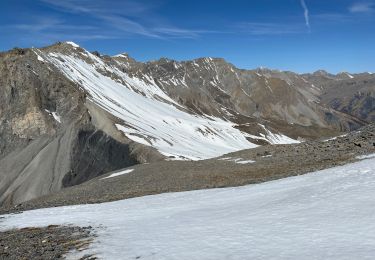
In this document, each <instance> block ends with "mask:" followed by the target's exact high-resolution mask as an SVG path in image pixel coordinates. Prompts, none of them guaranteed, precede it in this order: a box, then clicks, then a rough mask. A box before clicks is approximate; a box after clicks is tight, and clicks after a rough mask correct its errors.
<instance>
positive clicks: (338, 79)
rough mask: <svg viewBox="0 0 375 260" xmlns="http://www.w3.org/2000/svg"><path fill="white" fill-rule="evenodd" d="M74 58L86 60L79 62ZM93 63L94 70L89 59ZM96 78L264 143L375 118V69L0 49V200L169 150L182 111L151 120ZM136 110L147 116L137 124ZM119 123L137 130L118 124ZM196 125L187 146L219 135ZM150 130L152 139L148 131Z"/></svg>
mask: <svg viewBox="0 0 375 260" xmlns="http://www.w3.org/2000/svg"><path fill="white" fill-rule="evenodd" d="M69 59H71V60H69ZM72 60H74V62H77V63H76V64H75V66H79V68H77V69H76V68H75V67H72V63H71V61H72ZM85 66H86V67H89V68H91V69H93V70H91V71H89V70H85V69H82V68H86V67H85ZM73 76H74V77H73ZM88 78H90V80H94V81H95V80H96V79H98V80H99V78H100V79H101V80H103V82H104V83H105V84H106V83H108V82H111V83H113V82H115V83H116V84H119V85H115V86H117V87H118V88H114V91H118V92H116V93H117V95H119V96H120V95H123V93H122V92H121V91H120V89H121V87H124V88H126V90H127V91H128V92H129V93H130V92H131V95H133V96H134V99H136V98H138V96H142V97H146V98H149V99H151V100H152V101H153V102H154V103H152V105H151V107H153V106H154V105H155V104H160V103H163V104H164V105H165V104H167V105H168V106H169V107H167V106H165V107H164V108H163V109H164V110H162V111H164V112H165V113H168V112H170V111H171V110H173V109H174V110H176V111H177V112H178V115H182V116H184V117H185V115H186V118H189V119H191V118H193V119H196V118H199V120H201V121H202V120H203V119H204V120H206V121H207V122H208V124H212V123H213V122H214V120H213V119H212V118H215V120H217V121H218V122H219V123H218V124H219V125H225V124H231V125H233V129H234V130H233V133H236V134H238V133H242V134H243V135H244V140H248V141H249V142H251V143H253V144H257V145H264V144H269V143H272V142H273V141H275V140H276V141H275V142H274V143H277V141H278V140H277V139H278V138H280V137H285V136H288V137H291V138H293V139H298V138H300V139H314V138H318V137H321V136H332V135H335V134H337V133H339V132H340V131H346V130H350V129H356V128H358V127H359V126H361V125H363V124H366V123H367V122H371V121H374V80H375V77H374V76H373V75H354V77H353V78H352V76H351V77H349V76H345V75H327V74H324V73H317V74H316V73H314V74H308V75H298V74H295V73H292V72H280V71H274V70H267V69H257V70H240V69H238V68H235V67H234V66H233V65H231V64H229V63H227V62H226V61H224V60H223V59H213V58H202V59H197V60H193V61H185V62H176V61H172V60H168V59H161V60H158V61H154V62H148V63H139V62H137V61H135V60H133V59H132V58H130V57H129V56H127V55H119V56H116V57H109V56H100V55H99V54H96V55H92V54H90V53H89V52H87V51H86V50H84V49H82V48H80V47H75V46H73V45H71V44H67V43H59V44H56V45H53V46H50V47H46V48H43V49H35V48H33V49H24V50H23V49H14V50H12V51H9V52H6V53H0V204H14V203H19V202H22V201H25V200H29V199H32V198H35V197H38V196H41V195H45V194H49V193H51V192H55V191H58V190H60V189H62V188H63V187H67V186H72V185H76V184H80V183H83V182H85V181H87V180H90V179H92V178H94V177H97V176H99V175H102V174H104V173H107V172H109V171H113V170H116V169H120V168H124V167H127V166H131V165H134V164H137V163H140V162H141V163H144V162H153V161H159V160H163V159H165V157H166V156H168V155H166V154H164V155H163V154H161V153H160V151H159V150H157V149H158V147H156V146H155V145H154V144H155V143H156V141H157V140H158V136H154V135H153V133H155V131H156V130H158V129H159V127H162V126H164V124H165V125H166V126H168V124H169V126H170V125H171V122H172V121H173V123H175V124H178V123H181V121H180V119H181V118H172V119H171V122H170V121H168V122H161V124H156V125H155V124H154V125H152V124H151V123H149V122H148V120H151V119H152V118H150V119H145V118H142V117H138V116H137V114H136V109H141V110H142V109H143V110H144V109H146V108H145V107H143V105H142V104H141V105H139V104H138V103H137V102H133V103H131V102H130V101H133V100H132V99H130V98H129V99H128V101H129V103H126V102H124V103H116V101H115V100H111V99H109V98H108V97H106V99H105V100H100V98H103V97H102V96H99V97H97V96H96V95H97V94H98V93H97V92H95V91H97V90H98V89H101V90H103V93H105V91H106V89H105V87H106V86H104V85H101V83H100V84H97V86H96V87H97V88H98V89H93V91H91V92H90V91H88V89H89V87H92V85H90V84H92V81H85V80H86V79H88ZM140 86H142V88H140ZM358 89H360V90H358ZM342 90H345V91H342ZM335 93H340V95H338V96H335ZM94 97H96V99H95V98H94ZM98 100H100V101H103V103H99V102H98ZM155 100H156V101H155ZM104 101H105V102H107V103H105V102H104ZM158 102H159V103H158ZM103 104H104V105H103ZM108 104H109V105H108ZM150 104H151V103H150ZM112 105H113V106H112ZM138 105H139V106H138ZM113 108H115V109H113ZM154 108H155V109H158V107H156V106H155V107H154ZM116 109H118V110H116ZM121 109H122V110H121ZM147 109H148V108H147ZM119 111H120V112H121V111H126V112H127V113H128V114H126V116H124V115H123V114H121V113H120V112H119ZM151 112H152V111H146V112H145V113H144V114H145V115H147V114H148V113H151ZM177 112H176V113H177ZM130 119H134V120H133V121H132V122H134V121H135V122H140V123H142V125H131V124H130V123H129V122H130ZM175 121H176V122H175ZM186 121H187V122H188V123H187V124H186V125H185V129H182V128H183V127H182V126H180V127H176V128H173V129H175V130H176V131H175V132H173V133H171V132H168V131H167V130H164V132H163V133H162V134H163V136H164V137H165V136H166V137H167V138H164V139H163V138H159V139H160V140H159V141H161V142H164V145H165V147H167V148H171V149H172V148H174V146H177V145H178V142H176V143H173V140H174V138H175V136H176V134H177V132H178V131H179V130H185V131H186V129H188V127H190V126H191V125H189V124H190V123H189V121H188V120H186ZM201 121H199V122H201ZM206 121H205V122H206ZM182 123H183V122H182ZM162 124H163V125H162ZM118 125H121V126H122V127H123V128H126V130H127V131H128V132H130V133H132V134H133V135H130V134H129V133H128V132H124V131H120V130H119V128H118ZM186 126H188V127H186ZM166 129H168V128H166ZM226 129H227V128H226ZM230 129H231V130H232V127H230ZM219 130H220V131H218V132H220V134H221V133H222V132H224V135H223V136H224V137H227V138H229V140H234V141H238V140H237V139H230V138H233V136H234V134H232V132H230V133H229V134H228V133H225V131H224V130H223V131H222V129H219ZM237 130H238V131H237ZM137 131H138V132H137ZM142 131H143V132H142ZM191 131H192V133H190V132H188V134H192V136H193V139H191V140H192V142H191V143H190V142H189V141H188V142H187V143H186V146H187V147H189V148H191V150H193V151H194V150H198V149H200V148H199V147H190V146H193V141H194V140H195V139H196V137H199V138H202V139H203V140H206V139H207V140H208V139H210V137H213V138H214V137H215V138H216V137H217V136H215V133H214V131H212V129H211V128H210V127H207V128H199V127H197V128H194V129H192V130H191ZM139 133H143V134H144V133H146V134H144V135H143V136H142V135H140V134H139ZM145 136H146V137H147V138H146V141H145V140H143V139H142V137H145ZM130 137H132V138H130ZM168 138H170V139H168ZM182 138H185V136H182ZM205 138H206V139H205ZM221 139H222V136H220V138H219V139H218V140H221ZM281 139H282V138H281ZM288 141H290V140H289V139H288ZM213 143H214V144H215V142H213ZM240 144H241V143H240ZM226 145H227V146H228V145H231V143H230V142H229V143H226ZM241 145H242V144H241ZM241 145H240V146H241ZM240 146H238V147H240ZM213 150H214V149H213ZM170 157H171V158H172V159H176V158H177V157H175V156H173V155H172V156H170ZM181 158H182V157H181ZM181 158H180V159H181Z"/></svg>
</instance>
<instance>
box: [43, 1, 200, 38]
mask: <svg viewBox="0 0 375 260" xmlns="http://www.w3.org/2000/svg"><path fill="white" fill-rule="evenodd" d="M40 1H41V2H43V3H45V4H47V5H49V6H50V7H52V8H55V9H58V10H60V11H61V10H63V11H64V12H68V13H71V14H76V15H84V16H87V17H90V18H91V19H92V18H94V19H96V20H98V21H100V24H101V26H102V27H105V28H106V29H109V28H111V29H112V32H111V33H112V34H118V35H121V34H123V36H125V37H126V36H129V35H140V36H144V37H150V38H160V39H164V38H197V37H199V36H200V35H201V34H202V33H203V31H198V30H190V29H186V28H178V27H175V26H169V25H167V24H165V23H164V22H162V21H161V20H162V19H158V18H157V17H155V16H154V15H153V13H152V9H153V7H154V6H152V5H150V4H148V5H147V4H144V3H141V2H135V1H119V2H114V3H111V4H108V1H102V0H99V1H88V0H65V1H59V0H40ZM110 31H111V30H110Z"/></svg>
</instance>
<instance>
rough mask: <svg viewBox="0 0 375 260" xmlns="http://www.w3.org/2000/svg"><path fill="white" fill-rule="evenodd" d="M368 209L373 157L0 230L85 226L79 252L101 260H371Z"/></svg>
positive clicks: (27, 219)
mask: <svg viewBox="0 0 375 260" xmlns="http://www.w3.org/2000/svg"><path fill="white" fill-rule="evenodd" d="M374 205H375V158H372V159H366V160H362V161H360V162H356V163H353V164H350V165H346V166H341V167H336V168H332V169H327V170H323V171H319V172H315V173H310V174H306V175H302V176H297V177H292V178H287V179H282V180H278V181H273V182H268V183H263V184H258V185H249V186H244V187H237V188H225V189H212V190H199V191H190V192H181V193H169V194H168V193H167V194H160V195H154V196H146V197H140V198H134V199H128V200H122V201H117V202H111V203H103V204H94V205H81V206H70V207H60V208H50V209H41V210H34V211H26V212H24V213H21V214H15V215H7V216H5V219H0V221H2V222H0V225H1V229H2V230H5V229H9V228H21V227H28V226H46V225H50V224H75V225H80V226H88V225H92V226H94V227H97V229H96V231H97V234H98V237H97V238H95V242H94V244H93V245H92V246H91V248H90V249H89V251H86V252H84V253H96V254H97V255H98V256H99V257H101V258H103V259H136V258H139V259H189V260H190V259H373V258H374V256H375V221H374V220H375V207H374ZM72 257H77V255H72Z"/></svg>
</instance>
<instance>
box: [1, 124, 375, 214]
mask: <svg viewBox="0 0 375 260" xmlns="http://www.w3.org/2000/svg"><path fill="white" fill-rule="evenodd" d="M373 153H375V124H370V125H368V126H366V127H363V128H361V129H360V130H359V131H354V132H351V133H348V134H346V135H342V136H339V137H336V138H332V139H328V140H320V141H310V142H304V143H300V144H285V145H266V146H261V147H258V148H254V149H248V150H242V151H238V152H234V153H229V154H226V155H223V156H221V157H217V158H213V159H208V160H201V161H163V162H155V163H150V164H141V165H136V166H132V167H130V168H126V169H123V170H120V171H116V172H111V173H109V174H106V175H103V176H100V177H97V178H94V179H92V180H90V181H87V182H85V183H82V184H80V185H77V186H74V187H69V188H65V189H63V190H61V191H59V192H56V193H52V194H49V195H47V196H42V197H39V198H37V199H34V200H30V201H27V202H24V203H21V204H18V205H16V206H13V207H5V208H2V209H0V213H9V212H17V211H23V210H30V209H35V208H46V207H56V206H65V205H75V204H86V203H101V202H108V201H115V200H121V199H126V198H132V197H140V196H145V195H152V194H160V193H167V192H180V191H189V190H198V189H208V188H222V187H232V186H242V185H247V184H253V183H261V182H266V181H271V180H275V179H281V178H285V177H289V176H295V175H301V174H305V173H309V172H313V171H318V170H322V169H326V168H330V167H334V166H338V165H344V164H347V163H350V162H354V161H356V160H357V157H358V156H363V155H368V154H373Z"/></svg>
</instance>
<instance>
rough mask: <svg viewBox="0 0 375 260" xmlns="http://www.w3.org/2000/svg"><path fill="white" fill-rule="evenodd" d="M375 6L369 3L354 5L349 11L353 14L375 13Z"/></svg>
mask: <svg viewBox="0 0 375 260" xmlns="http://www.w3.org/2000/svg"><path fill="white" fill-rule="evenodd" d="M374 6H375V4H374V3H368V2H361V3H354V4H353V5H352V6H350V7H349V11H350V12H351V13H372V12H374V11H375V8H374Z"/></svg>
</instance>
